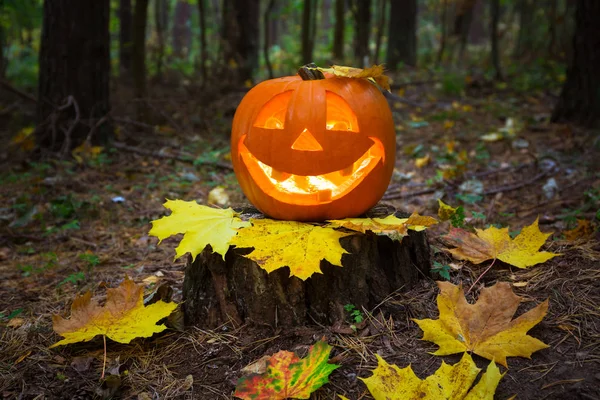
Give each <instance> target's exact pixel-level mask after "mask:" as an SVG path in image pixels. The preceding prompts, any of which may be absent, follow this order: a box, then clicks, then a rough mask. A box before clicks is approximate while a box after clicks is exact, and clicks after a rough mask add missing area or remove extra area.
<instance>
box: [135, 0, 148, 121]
mask: <svg viewBox="0 0 600 400" xmlns="http://www.w3.org/2000/svg"><path fill="white" fill-rule="evenodd" d="M147 19H148V0H136V1H135V14H134V17H133V60H132V64H131V66H132V67H131V72H132V74H133V85H134V90H135V97H136V98H137V99H138V103H137V113H138V119H140V120H145V119H146V114H147V113H146V105H145V104H144V102H143V101H144V99H145V97H146V24H147Z"/></svg>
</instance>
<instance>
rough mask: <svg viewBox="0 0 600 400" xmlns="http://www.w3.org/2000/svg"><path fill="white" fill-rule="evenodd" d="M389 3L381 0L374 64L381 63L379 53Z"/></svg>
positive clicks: (378, 12)
mask: <svg viewBox="0 0 600 400" xmlns="http://www.w3.org/2000/svg"><path fill="white" fill-rule="evenodd" d="M387 3H388V1H387V0H379V9H378V11H377V36H376V38H375V53H374V54H373V64H379V53H380V51H381V41H382V40H383V31H384V29H385V14H386V12H385V11H386V6H387Z"/></svg>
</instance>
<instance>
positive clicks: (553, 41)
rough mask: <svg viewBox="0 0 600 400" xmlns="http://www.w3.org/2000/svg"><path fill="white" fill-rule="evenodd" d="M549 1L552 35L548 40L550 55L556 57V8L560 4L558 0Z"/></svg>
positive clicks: (549, 28)
mask: <svg viewBox="0 0 600 400" xmlns="http://www.w3.org/2000/svg"><path fill="white" fill-rule="evenodd" d="M548 1H549V2H550V4H549V5H548V9H549V11H548V36H550V40H548V57H550V58H554V57H555V55H556V52H555V47H556V13H557V10H556V9H557V7H558V4H557V1H556V0H548Z"/></svg>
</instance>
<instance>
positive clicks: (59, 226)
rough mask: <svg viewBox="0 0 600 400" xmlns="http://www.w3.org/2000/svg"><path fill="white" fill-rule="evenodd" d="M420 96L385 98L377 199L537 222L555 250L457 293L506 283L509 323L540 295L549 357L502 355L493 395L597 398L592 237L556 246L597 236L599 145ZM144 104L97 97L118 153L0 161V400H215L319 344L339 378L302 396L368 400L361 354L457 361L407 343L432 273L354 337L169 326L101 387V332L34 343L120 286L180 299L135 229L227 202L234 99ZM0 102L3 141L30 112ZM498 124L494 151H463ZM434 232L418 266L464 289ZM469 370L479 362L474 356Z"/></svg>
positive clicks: (111, 366)
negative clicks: (438, 267)
mask: <svg viewBox="0 0 600 400" xmlns="http://www.w3.org/2000/svg"><path fill="white" fill-rule="evenodd" d="M438 89H439V88H438V87H436V86H435V83H428V84H425V85H421V84H420V85H414V86H406V87H403V88H402V89H401V90H402V91H403V92H404V93H403V96H404V98H406V99H408V100H409V102H410V103H411V104H404V103H402V102H399V101H398V99H391V100H390V105H391V106H392V109H393V111H394V117H395V120H396V123H397V129H398V151H397V162H396V173H395V174H394V177H393V180H392V183H391V185H390V188H389V190H388V192H387V194H386V197H385V199H384V201H385V202H387V203H389V204H392V205H393V206H395V207H396V208H398V209H401V210H405V211H408V212H412V211H418V212H419V213H421V214H424V215H436V213H437V198H439V197H441V196H443V197H442V198H443V200H444V201H445V202H446V203H449V204H451V205H453V206H457V205H463V207H464V209H465V210H466V217H467V218H466V224H467V226H473V227H479V228H482V227H485V226H487V225H488V224H500V225H502V226H510V230H511V231H518V230H519V229H520V228H522V227H523V226H525V225H529V224H531V223H532V222H533V221H534V220H535V219H536V218H537V217H539V223H540V229H541V230H542V231H543V232H554V234H553V236H552V237H551V239H549V240H548V242H547V244H546V245H545V246H544V249H545V250H549V251H553V252H557V253H561V256H559V257H556V258H554V259H552V260H550V261H548V262H546V263H544V264H541V265H537V266H534V267H532V268H528V269H524V270H521V269H518V268H514V267H510V266H508V265H506V264H503V263H501V262H498V263H497V264H496V266H495V267H494V268H492V269H491V270H490V271H489V272H488V273H486V274H485V276H484V277H483V278H482V279H481V281H480V283H478V284H477V286H476V287H475V290H473V292H472V293H471V294H470V295H469V298H470V299H471V300H473V299H476V298H477V293H478V292H479V290H480V289H481V287H483V286H489V285H492V284H494V283H495V282H497V281H508V282H511V283H516V285H515V286H514V290H515V292H516V293H517V294H519V295H520V296H524V297H525V298H526V300H527V301H525V302H524V303H523V304H522V305H521V308H520V309H519V313H522V312H524V311H526V310H528V309H530V308H532V307H533V306H534V305H536V304H539V303H540V302H541V301H543V300H544V299H546V298H549V299H550V309H549V313H548V315H547V316H546V317H545V318H544V320H543V321H542V322H541V323H540V324H539V325H537V326H536V327H534V328H533V329H532V330H531V331H530V332H529V333H530V335H532V336H534V337H536V338H539V339H540V340H542V341H544V342H545V343H547V344H548V345H550V347H549V348H548V349H545V350H542V351H539V352H537V353H534V354H533V355H532V358H531V359H524V358H510V359H509V360H508V365H509V369H508V370H506V369H502V371H503V372H506V375H505V376H504V378H503V379H502V381H501V382H500V385H499V387H498V390H497V392H496V393H497V396H496V398H498V399H508V398H511V396H514V395H516V398H517V399H600V261H599V260H600V243H599V239H600V237H599V235H598V232H597V230H596V232H595V233H594V232H593V230H592V231H591V232H590V234H588V235H583V236H582V237H579V238H576V239H575V240H567V239H566V237H565V234H564V232H565V231H567V230H568V229H572V228H573V227H574V226H575V224H576V220H577V219H585V220H588V221H592V222H593V223H595V224H596V226H597V225H598V222H599V221H598V220H597V219H595V218H597V214H596V213H597V210H598V209H600V174H599V171H600V157H599V155H600V151H599V150H600V135H598V133H597V132H596V133H594V132H588V131H585V130H582V129H579V128H576V127H572V126H568V125H558V124H550V123H548V122H547V121H548V117H549V113H550V111H551V109H552V106H553V105H554V102H555V100H556V97H555V94H556V93H551V91H538V92H531V93H519V92H516V91H512V90H510V89H506V88H502V87H498V86H494V85H493V84H492V83H489V82H485V81H482V82H473V83H471V84H470V86H468V87H467V91H466V93H465V94H464V95H462V96H444V95H441V94H439V93H440V92H439V90H438ZM161 90H162V91H164V96H162V95H161ZM153 93H154V95H153V99H155V100H151V101H149V103H150V104H151V106H152V107H153V109H154V110H155V115H154V118H156V121H154V122H153V123H152V124H143V123H139V122H131V121H132V120H133V119H132V120H129V119H128V117H129V116H130V115H134V114H133V111H132V109H133V107H132V103H131V102H128V101H126V100H122V99H124V98H127V96H126V95H121V94H122V93H121V92H120V91H118V90H115V95H114V96H113V107H114V110H115V111H114V115H113V116H114V123H115V125H116V127H117V129H118V131H117V138H118V140H119V141H120V142H121V143H126V144H127V146H129V147H123V146H122V147H120V148H116V149H112V150H110V151H107V150H105V151H104V152H103V153H102V155H101V156H100V157H98V158H96V159H91V158H90V159H87V160H85V162H84V163H83V164H78V163H77V162H75V161H72V160H71V161H56V160H47V161H36V162H32V161H29V158H28V157H29V156H28V154H27V153H26V152H24V151H23V150H21V149H20V148H19V146H17V145H5V146H3V149H1V150H0V163H1V165H2V167H1V177H0V182H1V188H0V196H1V200H2V201H1V204H2V205H1V206H0V207H1V211H0V395H1V396H2V397H3V398H5V399H87V398H94V397H95V398H103V397H104V398H107V397H109V396H110V395H113V396H114V398H123V399H135V398H137V399H173V398H181V399H221V398H223V399H229V398H232V393H233V390H234V387H235V383H236V381H237V379H238V378H239V376H240V369H241V368H243V367H244V366H246V365H247V364H249V363H251V362H252V361H254V360H256V359H258V358H260V357H262V356H264V355H268V354H272V353H274V352H276V351H278V350H282V349H284V350H292V351H296V352H297V353H298V354H300V355H305V354H306V351H307V349H308V347H309V346H310V345H311V344H313V343H314V342H315V341H316V340H318V339H319V338H321V337H325V338H326V339H327V341H328V342H329V344H330V345H332V346H333V351H332V358H333V359H334V361H335V362H336V363H338V364H341V367H340V368H338V369H337V370H335V371H334V372H333V374H332V375H331V378H330V380H331V382H330V384H328V385H325V386H324V387H323V388H321V389H320V390H318V391H317V392H315V393H314V394H313V395H312V397H311V398H313V399H334V398H337V394H342V395H345V396H346V397H348V398H350V399H353V400H354V399H369V398H371V397H370V395H369V394H368V392H367V390H366V387H365V385H364V384H363V383H362V381H360V379H359V378H361V377H366V376H369V375H370V372H369V371H370V370H372V369H373V368H374V367H375V365H376V359H375V356H374V354H375V353H377V354H380V355H381V356H383V357H384V358H385V359H386V360H387V361H388V362H390V363H395V364H397V365H398V366H400V367H404V366H406V365H408V364H411V365H412V368H413V369H414V371H415V373H416V374H417V375H418V376H419V377H421V378H424V377H425V376H427V375H429V374H431V373H433V372H434V371H435V370H436V369H437V368H438V367H439V365H440V364H441V362H442V360H444V361H446V362H447V363H454V362H456V361H458V360H459V358H460V356H459V355H455V356H446V357H436V356H433V355H431V354H430V353H431V352H433V351H435V349H436V346H435V345H433V344H431V343H429V342H424V341H421V340H419V338H420V337H421V336H422V332H421V331H420V329H419V328H418V326H417V325H416V324H415V323H414V322H413V321H412V320H411V318H437V315H438V312H437V307H436V305H435V298H436V295H437V293H438V291H437V287H436V285H435V282H434V280H432V279H423V280H422V281H420V282H419V283H418V284H417V285H415V286H414V287H412V288H410V290H408V291H405V292H401V293H397V294H395V295H394V296H393V297H391V298H390V299H389V303H390V305H394V307H389V309H393V310H396V311H395V312H387V311H386V310H387V308H386V307H385V305H384V307H381V308H380V309H378V310H376V311H374V312H372V310H364V314H365V317H366V323H365V324H364V326H363V327H362V328H361V329H358V330H357V331H356V333H350V334H340V333H337V332H338V331H337V330H336V329H332V328H331V327H323V326H316V325H315V326H306V327H301V328H295V329H280V328H268V327H250V326H244V327H242V328H238V329H233V328H232V327H230V326H222V327H220V328H219V329H216V330H208V329H203V328H202V327H186V329H185V331H184V332H177V331H173V330H168V331H166V332H164V333H163V334H157V335H155V336H154V337H152V338H150V339H146V340H141V339H138V340H135V341H133V342H132V343H131V344H129V345H122V344H119V343H115V342H112V341H108V343H107V348H108V352H107V369H108V370H109V371H112V373H113V374H117V375H113V377H112V378H111V379H108V380H106V381H101V380H100V379H99V378H100V374H101V370H102V360H103V344H102V339H101V338H96V339H95V340H93V341H91V342H88V343H83V344H74V345H68V346H62V347H59V348H54V349H48V346H49V345H51V344H52V343H54V342H56V341H57V340H58V335H56V334H55V333H54V332H53V331H52V319H51V315H52V314H61V315H67V314H68V309H69V306H70V303H71V301H72V299H73V298H74V296H75V295H76V294H77V293H82V292H84V291H86V290H92V291H93V292H94V293H95V295H98V296H103V295H104V293H105V290H106V288H107V287H116V286H117V285H118V284H119V283H120V282H121V281H122V279H123V278H124V276H125V275H129V276H130V277H132V278H133V279H134V280H135V281H136V282H138V283H141V282H144V283H146V284H147V285H148V291H151V290H152V288H153V287H155V286H156V285H157V284H158V283H164V282H166V283H169V284H170V285H171V286H172V288H173V289H174V292H175V294H174V298H175V300H176V301H180V300H181V285H182V281H183V277H184V262H183V259H180V260H175V261H173V256H174V254H175V253H174V247H175V246H176V245H177V241H176V240H172V239H169V240H165V241H164V242H163V243H161V245H160V246H158V245H157V239H156V238H154V237H149V236H148V231H149V229H150V224H149V222H150V221H151V220H154V219H157V218H159V217H161V216H162V215H165V209H164V208H163V207H162V203H163V202H164V200H165V199H166V198H169V199H175V198H179V199H184V200H193V199H195V200H197V201H199V202H201V203H206V201H207V196H208V193H209V192H210V191H211V189H213V188H215V187H217V186H223V187H225V189H226V191H227V193H228V194H229V197H230V202H231V204H233V205H236V204H241V203H242V202H243V196H242V194H241V192H240V190H239V187H238V186H237V182H236V179H235V176H234V175H233V172H232V170H231V169H230V167H229V165H230V163H229V160H228V139H229V137H228V135H229V129H230V124H231V119H232V116H233V113H234V111H235V107H236V105H237V104H238V102H239V100H240V99H241V97H242V96H243V94H244V93H243V92H227V93H217V92H214V93H212V92H211V93H202V94H201V93H200V91H199V89H196V88H193V87H192V86H190V87H180V88H178V89H174V90H169V91H168V92H167V90H166V89H164V88H155V89H154V91H153ZM394 93H395V94H398V90H397V89H396V90H394ZM432 93H433V94H432ZM0 101H2V102H3V109H6V107H8V106H10V107H12V108H11V110H12V111H11V112H10V113H1V114H0V127H3V128H0V134H1V135H2V140H3V143H9V142H10V140H11V138H12V137H13V136H14V135H15V134H16V133H17V132H18V131H19V130H20V129H21V128H23V127H24V126H27V125H29V121H32V120H33V119H34V115H35V114H34V108H35V107H34V105H33V104H30V103H29V102H26V101H25V100H21V99H19V98H16V97H15V98H12V97H8V98H3V99H0ZM415 103H416V104H415ZM507 121H508V123H507ZM510 121H512V122H510ZM511 124H512V125H511ZM501 128H504V133H503V135H504V138H503V139H502V140H498V141H493V142H486V141H482V140H481V136H482V135H484V134H489V133H491V132H497V131H498V130H499V129H501ZM140 149H142V151H140ZM462 150H465V153H463V154H462V155H460V153H461V151H462ZM144 152H145V153H144ZM427 155H429V157H430V162H429V164H427V165H425V166H423V167H421V168H418V167H416V166H415V160H416V159H418V158H423V157H426V156H427ZM198 157H200V158H198ZM194 159H197V162H196V163H193V162H190V161H189V160H194ZM436 171H441V172H436ZM444 171H446V172H445V175H444V176H441V174H443V173H444ZM465 182H466V183H465ZM461 185H462V186H461ZM457 194H458V199H457V197H455V196H456V195H457ZM478 194H479V195H480V196H481V199H477V198H476V196H477V195H478ZM459 199H462V200H459ZM594 221H595V222H594ZM448 229H449V227H448V224H447V223H444V224H440V225H439V226H437V227H435V228H433V229H431V230H429V231H428V235H429V240H430V244H431V246H432V249H433V257H434V260H435V261H437V262H439V263H441V264H443V265H449V266H450V267H451V269H450V275H451V282H453V283H459V282H463V284H464V285H465V286H467V285H469V286H470V285H471V284H472V283H473V282H474V281H475V280H476V279H477V278H478V277H479V276H480V274H481V273H482V272H483V271H484V270H485V268H486V267H487V266H488V265H489V264H488V263H483V264H481V265H478V266H477V265H473V264H470V263H468V262H459V261H455V260H453V259H452V258H451V257H450V255H449V254H448V253H446V252H444V251H443V249H444V245H443V241H442V239H441V238H442V236H443V235H444V234H445V233H446V232H447V231H448ZM398 310H401V311H398ZM348 324H349V325H350V321H349V323H348ZM474 360H475V362H476V363H477V364H478V366H479V367H484V366H485V365H487V362H488V361H487V360H485V359H483V358H480V357H478V356H474ZM116 376H119V378H115V377H116Z"/></svg>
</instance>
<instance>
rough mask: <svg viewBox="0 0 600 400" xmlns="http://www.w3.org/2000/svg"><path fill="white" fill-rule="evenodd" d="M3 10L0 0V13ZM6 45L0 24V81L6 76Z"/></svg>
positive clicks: (2, 3) (2, 1)
mask: <svg viewBox="0 0 600 400" xmlns="http://www.w3.org/2000/svg"><path fill="white" fill-rule="evenodd" d="M3 10H4V0H0V12H2V11H3ZM5 47H7V44H6V32H5V30H4V26H3V25H2V24H1V23H0V79H4V76H5V75H6V64H7V59H6V55H5V52H4V49H5Z"/></svg>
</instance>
